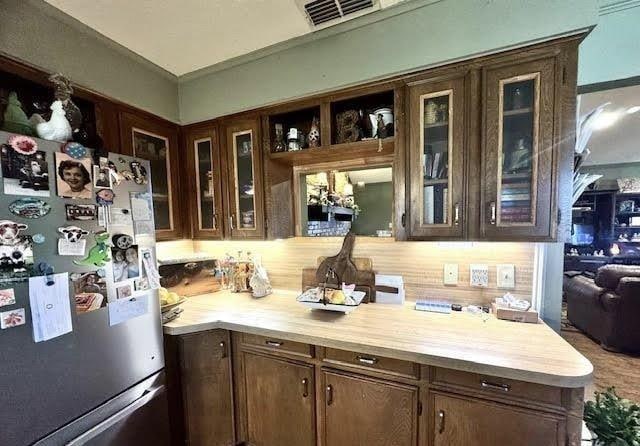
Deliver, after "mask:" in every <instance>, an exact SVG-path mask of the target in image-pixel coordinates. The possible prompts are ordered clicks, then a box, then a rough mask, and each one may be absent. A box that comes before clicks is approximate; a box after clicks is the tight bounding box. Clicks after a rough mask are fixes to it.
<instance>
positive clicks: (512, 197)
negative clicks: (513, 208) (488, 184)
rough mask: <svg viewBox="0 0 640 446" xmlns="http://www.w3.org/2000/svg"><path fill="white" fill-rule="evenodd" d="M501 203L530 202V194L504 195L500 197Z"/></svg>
mask: <svg viewBox="0 0 640 446" xmlns="http://www.w3.org/2000/svg"><path fill="white" fill-rule="evenodd" d="M501 199H502V201H523V200H527V201H528V200H531V194H505V193H503V194H502V195H501Z"/></svg>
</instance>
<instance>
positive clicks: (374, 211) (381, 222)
mask: <svg viewBox="0 0 640 446" xmlns="http://www.w3.org/2000/svg"><path fill="white" fill-rule="evenodd" d="M353 198H354V201H355V203H356V204H357V205H358V206H359V207H360V210H361V212H360V215H359V216H358V218H357V219H356V220H355V221H354V222H353V224H352V225H351V229H352V230H353V232H354V233H355V234H356V235H372V236H375V235H376V231H377V230H378V229H389V223H391V212H392V209H393V183H391V182H389V183H368V184H366V185H365V187H363V188H360V187H358V186H354V188H353Z"/></svg>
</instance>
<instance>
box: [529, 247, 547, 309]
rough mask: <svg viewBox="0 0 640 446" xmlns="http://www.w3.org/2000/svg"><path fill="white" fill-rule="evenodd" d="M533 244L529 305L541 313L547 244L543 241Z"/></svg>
mask: <svg viewBox="0 0 640 446" xmlns="http://www.w3.org/2000/svg"><path fill="white" fill-rule="evenodd" d="M535 245H536V249H535V253H534V257H533V281H532V282H533V284H532V286H531V288H532V289H531V307H532V308H533V309H534V310H536V311H537V312H538V313H539V314H540V315H542V313H543V311H542V310H543V305H544V283H545V281H546V280H545V279H546V275H547V271H546V255H547V245H546V244H545V243H536V244H535Z"/></svg>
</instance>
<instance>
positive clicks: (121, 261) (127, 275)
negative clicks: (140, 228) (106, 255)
mask: <svg viewBox="0 0 640 446" xmlns="http://www.w3.org/2000/svg"><path fill="white" fill-rule="evenodd" d="M111 260H112V262H113V281H114V282H122V281H125V280H129V279H137V278H139V277H140V255H139V252H138V245H131V246H129V247H128V248H126V249H121V248H115V247H114V248H111ZM118 298H119V297H118Z"/></svg>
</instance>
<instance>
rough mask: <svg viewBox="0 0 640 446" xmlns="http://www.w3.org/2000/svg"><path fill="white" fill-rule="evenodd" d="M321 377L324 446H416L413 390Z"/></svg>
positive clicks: (338, 375) (329, 374) (335, 375)
mask: <svg viewBox="0 0 640 446" xmlns="http://www.w3.org/2000/svg"><path fill="white" fill-rule="evenodd" d="M322 377H323V388H324V398H323V403H324V404H323V408H324V409H323V410H324V417H323V426H324V427H323V429H324V431H323V433H322V438H323V444H324V445H325V446H342V445H357V444H361V445H365V444H366V445H367V446H389V445H394V446H412V445H415V444H416V443H417V437H418V388H417V387H414V386H409V385H405V384H400V383H395V382H391V381H384V380H379V379H374V378H368V377H365V376H360V375H355V374H348V373H343V372H338V371H324V372H323V374H322ZM452 444H453V443H452ZM469 444H471V443H469Z"/></svg>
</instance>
